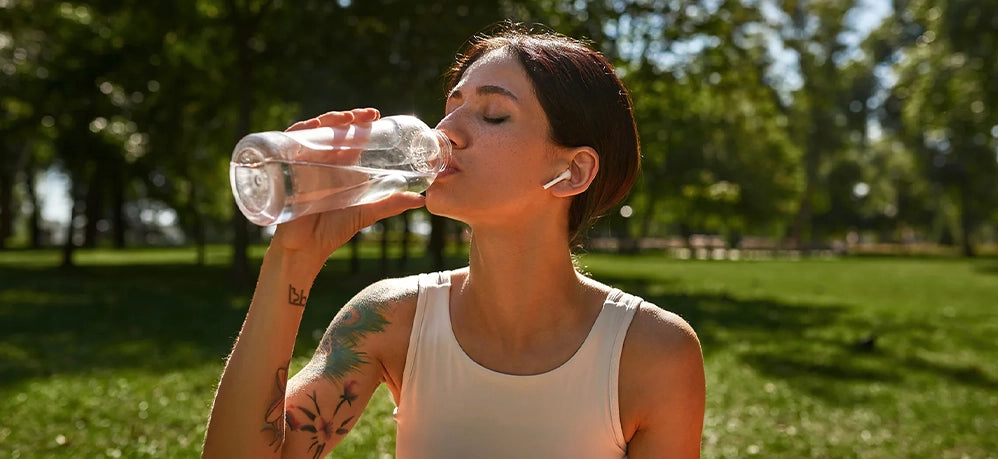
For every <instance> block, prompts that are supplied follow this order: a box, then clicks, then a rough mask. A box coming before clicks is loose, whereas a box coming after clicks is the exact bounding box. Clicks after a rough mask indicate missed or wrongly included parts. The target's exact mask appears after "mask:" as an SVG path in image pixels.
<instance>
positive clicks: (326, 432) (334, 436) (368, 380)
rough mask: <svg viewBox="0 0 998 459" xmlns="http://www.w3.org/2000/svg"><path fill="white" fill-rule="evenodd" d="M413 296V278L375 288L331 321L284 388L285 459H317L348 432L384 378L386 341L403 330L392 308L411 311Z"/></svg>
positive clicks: (362, 295)
mask: <svg viewBox="0 0 998 459" xmlns="http://www.w3.org/2000/svg"><path fill="white" fill-rule="evenodd" d="M416 291H417V283H416V280H415V278H409V279H392V280H385V281H381V282H378V283H376V284H374V285H372V286H370V287H368V288H367V289H365V290H364V291H362V292H361V293H359V294H358V295H357V296H356V297H354V298H353V299H352V300H351V301H350V302H349V303H348V304H347V305H346V306H345V307H344V308H343V309H342V310H341V311H340V313H339V314H337V316H336V318H335V319H333V321H332V323H330V325H329V328H328V329H327V330H326V333H325V335H324V336H323V337H322V342H321V343H320V344H319V347H318V349H316V351H315V354H314V355H313V357H312V360H311V361H310V362H309V364H308V365H306V367H305V368H304V369H302V371H300V372H299V373H298V374H296V375H295V376H294V378H292V379H291V381H289V382H288V389H287V398H286V400H287V426H288V428H287V439H286V441H285V449H284V455H285V457H322V456H323V455H324V454H325V453H326V452H327V451H329V450H331V449H332V448H333V447H335V446H336V445H337V444H338V443H339V442H340V440H342V439H343V437H344V436H345V435H346V434H347V433H348V432H349V431H350V429H351V428H353V426H354V424H355V423H356V422H357V419H358V418H359V417H360V414H361V412H362V411H363V410H364V407H365V406H367V403H368V402H369V401H370V399H371V395H372V394H373V393H374V391H375V389H377V387H378V386H379V385H380V383H381V382H383V381H384V380H385V379H386V377H387V375H386V368H385V367H386V366H387V365H386V363H387V362H386V360H387V359H386V356H388V355H390V354H391V352H392V348H391V347H392V344H391V343H392V342H393V341H397V340H393V338H392V336H400V335H399V333H398V332H399V329H400V328H401V329H403V330H404V329H405V328H406V327H405V326H404V324H399V326H395V325H396V324H393V322H395V321H396V317H398V314H396V311H397V309H399V308H398V306H399V305H400V304H401V303H403V302H406V301H408V302H410V303H411V304H413V305H414V302H415V297H416V295H415V294H416ZM403 315H404V314H403ZM405 335H406V336H407V335H408V333H405Z"/></svg>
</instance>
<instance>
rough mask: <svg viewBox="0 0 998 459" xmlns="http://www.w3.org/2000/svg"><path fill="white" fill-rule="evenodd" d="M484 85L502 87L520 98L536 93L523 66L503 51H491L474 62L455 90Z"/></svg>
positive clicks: (507, 52)
mask: <svg viewBox="0 0 998 459" xmlns="http://www.w3.org/2000/svg"><path fill="white" fill-rule="evenodd" d="M482 85H495V86H501V87H503V88H505V89H507V90H509V91H511V92H513V93H514V94H515V95H517V96H518V97H520V98H523V97H528V96H532V95H533V92H534V88H533V85H532V84H531V82H530V78H529V77H528V76H527V71H526V70H525V69H524V68H523V65H521V64H520V61H519V60H517V59H516V57H515V56H513V54H512V53H510V52H509V51H506V50H503V49H497V50H493V51H489V52H488V53H486V54H484V55H482V57H480V58H478V59H477V60H475V61H474V62H472V63H471V65H470V66H468V69H467V70H466V71H465V72H464V75H462V76H461V80H460V81H458V83H457V85H456V86H455V87H454V89H460V88H461V87H462V86H468V87H478V86H482Z"/></svg>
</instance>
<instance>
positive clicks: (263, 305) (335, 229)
mask: <svg viewBox="0 0 998 459" xmlns="http://www.w3.org/2000/svg"><path fill="white" fill-rule="evenodd" d="M377 117H378V112H377V111H376V110H372V109H367V110H354V111H350V112H330V113H327V114H325V115H322V116H320V117H319V118H316V119H312V120H309V121H306V122H301V123H297V124H295V125H294V126H292V129H300V128H311V127H319V126H323V125H327V126H328V125H336V124H349V123H352V122H367V121H372V120H374V119H376V118H377ZM422 204H423V199H422V197H421V196H419V195H417V194H415V193H400V194H395V195H392V196H389V197H387V198H385V199H382V200H381V201H377V202H374V203H371V204H367V205H363V206H357V207H352V208H348V209H342V210H337V211H331V212H326V213H323V214H318V215H309V216H306V217H303V218H300V219H298V220H295V221H292V222H288V223H284V224H282V225H280V226H279V227H278V229H277V232H276V233H275V235H274V239H273V240H272V241H271V245H270V247H269V248H268V250H267V253H266V255H264V259H263V265H262V266H261V268H260V275H259V280H258V282H257V287H256V291H255V292H254V294H253V300H252V302H251V303H250V308H249V311H248V312H247V314H246V320H245V321H244V323H243V326H242V330H241V331H240V333H239V337H238V338H237V339H236V343H235V345H234V346H233V349H232V353H231V355H230V356H229V359H228V362H227V363H226V365H225V370H224V371H223V372H222V378H221V381H220V382H219V385H218V391H217V392H216V394H215V401H214V404H213V406H212V411H211V417H210V419H209V421H208V428H207V433H206V435H205V443H204V450H203V452H202V455H203V456H204V457H239V458H243V457H254V458H256V457H277V456H280V455H282V453H283V452H284V451H283V450H284V448H285V446H286V443H285V432H286V431H287V429H286V425H288V423H289V422H295V423H297V424H296V425H304V424H302V421H301V420H302V416H304V417H305V418H308V417H309V416H308V415H307V414H305V413H303V412H302V411H301V410H298V411H295V409H296V408H304V409H307V406H308V395H309V394H308V393H301V392H294V394H295V397H293V399H292V401H291V403H292V405H293V406H294V408H293V409H292V410H291V411H292V416H291V417H287V416H286V413H287V411H286V406H285V397H286V395H287V394H286V393H287V390H286V384H287V377H288V374H287V373H288V363H289V362H290V360H291V355H292V351H293V348H294V342H295V336H296V335H297V333H298V326H299V324H300V322H301V317H302V312H303V310H304V307H305V304H306V302H307V300H308V296H309V295H310V294H311V287H312V282H313V280H314V279H315V276H316V274H318V272H319V270H320V269H321V267H322V265H323V263H324V262H325V260H326V258H327V257H328V256H329V254H331V253H332V252H333V251H335V250H336V249H337V248H338V247H340V246H341V245H343V244H344V243H345V242H347V241H348V240H349V239H350V237H352V236H353V235H354V234H355V233H356V232H357V231H359V230H360V229H362V228H364V227H366V226H368V225H370V224H372V223H374V222H375V221H377V220H380V219H382V218H386V217H389V216H392V215H396V214H398V213H400V212H402V211H404V210H407V209H412V208H416V207H420V206H422ZM345 309H346V312H344V313H343V314H349V313H351V311H352V312H356V311H357V308H345ZM343 314H341V317H343V316H344V315H343ZM340 323H345V322H342V321H341V322H340ZM334 325H335V323H334ZM331 328H332V327H331ZM334 341H335V340H333V341H328V340H327V341H324V342H330V343H331V344H332V343H334ZM348 344H350V345H352V346H359V345H360V342H359V341H357V342H354V341H350V342H349V343H348ZM343 349H344V348H343V347H342V346H333V347H332V348H331V351H330V355H334V354H335V353H336V352H339V351H341V350H343ZM374 367H375V366H367V367H365V368H366V370H365V369H361V371H359V372H356V374H355V375H354V376H355V379H344V378H339V379H337V378H333V379H334V380H332V381H330V385H329V386H324V387H326V388H325V389H323V390H324V391H332V392H331V393H336V394H337V396H339V395H342V394H345V393H347V391H348V390H354V391H357V394H358V395H357V398H355V399H354V401H353V402H350V403H351V404H352V403H358V405H360V406H362V403H360V402H363V403H366V399H364V400H363V401H362V400H361V397H362V396H363V395H364V394H363V392H365V391H366V390H367V389H366V387H368V386H371V389H370V391H371V392H373V390H374V387H377V383H378V378H379V377H380V376H377V375H376V372H373V371H374V370H372V369H373V368H374ZM372 372H373V373H372ZM351 381H354V382H353V383H351ZM327 395H328V394H327V393H326V392H319V391H317V392H316V393H315V394H314V395H313V397H312V398H315V399H317V403H325V402H323V400H322V399H319V397H323V398H325V397H326V396H327ZM350 397H353V395H350V396H349V397H347V398H350ZM366 397H370V393H367V395H366ZM334 411H335V409H334ZM313 414H315V415H316V416H318V414H317V413H314V412H313ZM350 425H351V424H350V423H346V424H344V425H343V427H342V428H344V429H347V428H349V426H350ZM333 427H334V429H338V428H340V427H339V426H333ZM324 428H326V426H324ZM292 430H293V429H292ZM317 430H318V429H317ZM296 438H298V436H296ZM293 446H294V447H293V448H289V451H287V452H288V453H291V452H298V453H301V452H307V454H296V455H301V456H307V457H317V456H315V449H316V448H315V447H313V448H312V451H311V452H308V445H305V448H299V447H298V446H299V445H297V444H296V445H293ZM292 450H294V451H292ZM320 452H321V451H320ZM287 456H292V454H287Z"/></svg>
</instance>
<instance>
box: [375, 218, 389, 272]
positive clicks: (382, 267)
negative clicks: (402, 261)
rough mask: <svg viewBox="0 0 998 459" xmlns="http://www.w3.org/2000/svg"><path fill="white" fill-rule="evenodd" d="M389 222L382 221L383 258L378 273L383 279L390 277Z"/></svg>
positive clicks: (380, 260)
mask: <svg viewBox="0 0 998 459" xmlns="http://www.w3.org/2000/svg"><path fill="white" fill-rule="evenodd" d="M388 233H389V231H388V220H382V221H381V257H380V259H379V263H378V271H379V272H380V273H381V277H382V278H385V277H388Z"/></svg>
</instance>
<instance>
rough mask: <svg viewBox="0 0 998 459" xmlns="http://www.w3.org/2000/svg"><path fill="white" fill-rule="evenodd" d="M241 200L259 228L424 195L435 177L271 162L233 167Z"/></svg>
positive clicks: (248, 216) (357, 168)
mask: <svg viewBox="0 0 998 459" xmlns="http://www.w3.org/2000/svg"><path fill="white" fill-rule="evenodd" d="M232 169H233V170H232V177H233V180H234V181H235V183H236V189H237V190H239V193H238V194H237V196H236V199H237V201H238V202H239V204H240V207H242V208H243V209H244V212H243V213H244V214H246V215H247V218H249V219H250V221H252V222H253V223H255V224H257V225H271V224H277V223H283V222H285V221H288V220H291V219H293V218H296V217H298V216H300V215H304V214H307V213H315V212H325V211H328V210H333V209H341V208H346V207H351V206H355V205H359V204H365V203H369V202H374V201H377V200H379V199H382V198H384V197H386V196H389V195H391V194H393V193H396V192H399V191H413V192H417V193H418V192H422V191H424V190H426V189H427V188H429V186H430V184H431V183H433V179H434V177H436V174H435V173H425V172H416V171H402V170H385V169H377V168H370V167H363V166H357V165H350V166H343V165H331V164H325V163H314V162H308V161H293V160H283V159H267V160H263V161H258V162H250V163H236V162H233V163H232Z"/></svg>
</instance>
